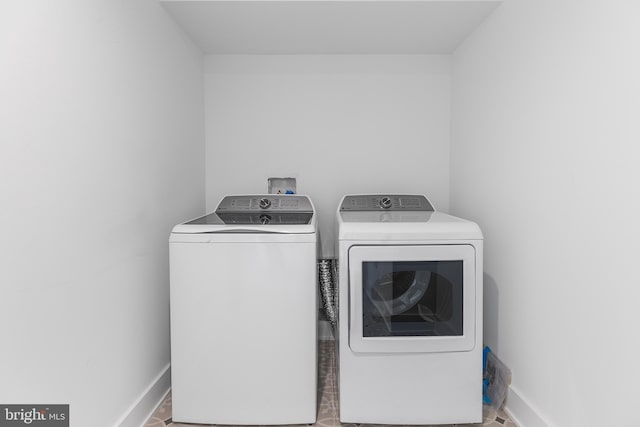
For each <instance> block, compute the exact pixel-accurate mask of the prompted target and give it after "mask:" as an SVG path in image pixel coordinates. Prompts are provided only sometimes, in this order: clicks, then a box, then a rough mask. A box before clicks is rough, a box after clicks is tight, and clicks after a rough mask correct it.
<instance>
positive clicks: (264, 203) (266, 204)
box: [259, 197, 271, 209]
mask: <svg viewBox="0 0 640 427" xmlns="http://www.w3.org/2000/svg"><path fill="white" fill-rule="evenodd" d="M259 204H260V209H267V208H268V207H269V206H271V200H269V199H267V198H266V197H265V198H264V199H260V203H259Z"/></svg>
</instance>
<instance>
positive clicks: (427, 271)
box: [337, 195, 483, 424]
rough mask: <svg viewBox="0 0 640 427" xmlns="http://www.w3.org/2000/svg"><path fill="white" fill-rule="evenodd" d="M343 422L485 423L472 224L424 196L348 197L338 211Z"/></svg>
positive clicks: (477, 248)
mask: <svg viewBox="0 0 640 427" xmlns="http://www.w3.org/2000/svg"><path fill="white" fill-rule="evenodd" d="M337 224H338V250H337V253H338V256H339V260H338V263H339V264H338V266H339V274H338V289H339V290H338V292H339V294H338V298H339V317H338V353H339V402H340V421H341V422H343V423H368V424H454V423H479V422H482V250H483V236H482V232H481V231H480V228H479V227H478V225H476V224H475V223H473V222H471V221H466V220H463V219H460V218H457V217H454V216H451V215H447V214H444V213H441V212H436V211H434V209H433V206H432V205H431V203H430V202H429V201H428V200H427V198H426V197H424V196H421V195H388V196H382V195H349V196H345V197H344V198H343V199H342V201H341V203H340V207H339V208H338V212H337Z"/></svg>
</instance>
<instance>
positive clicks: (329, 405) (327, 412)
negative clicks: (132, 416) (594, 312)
mask: <svg viewBox="0 0 640 427" xmlns="http://www.w3.org/2000/svg"><path fill="white" fill-rule="evenodd" d="M319 347H320V348H319V358H318V364H319V369H320V376H319V381H318V393H319V398H320V405H319V408H318V420H317V421H316V423H315V424H314V425H313V426H311V427H341V426H342V427H373V426H370V425H366V424H361V425H359V426H358V425H357V424H341V423H340V421H339V418H338V401H337V399H338V391H337V384H336V354H335V345H334V342H333V341H328V340H327V341H320V342H319ZM167 426H171V427H197V426H203V424H183V423H174V422H173V421H172V420H171V393H169V394H168V395H167V397H166V398H165V399H164V401H163V402H162V403H161V404H160V406H159V407H158V409H157V410H156V411H155V413H154V414H153V415H152V416H151V418H149V420H147V422H146V423H145V425H144V427H167ZM207 426H211V424H207ZM458 426H465V427H480V426H482V427H517V426H516V424H515V423H514V422H513V421H511V420H510V419H509V417H508V416H507V415H506V414H505V413H503V412H502V411H501V412H499V413H498V414H497V415H493V416H489V417H485V420H484V422H483V423H482V424H464V425H463V424H459V425H458ZM441 427H453V426H441Z"/></svg>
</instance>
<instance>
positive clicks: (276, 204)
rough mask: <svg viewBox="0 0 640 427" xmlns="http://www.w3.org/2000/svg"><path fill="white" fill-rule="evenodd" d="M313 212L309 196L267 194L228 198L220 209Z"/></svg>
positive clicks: (220, 205)
mask: <svg viewBox="0 0 640 427" xmlns="http://www.w3.org/2000/svg"><path fill="white" fill-rule="evenodd" d="M265 211H277V212H309V213H312V212H313V207H312V205H311V201H310V200H309V198H308V197H307V196H297V195H287V196H285V195H281V194H265V195H255V196H226V197H225V198H224V199H222V201H221V202H220V204H219V205H218V207H217V208H216V213H220V212H223V213H224V212H243V213H249V212H265Z"/></svg>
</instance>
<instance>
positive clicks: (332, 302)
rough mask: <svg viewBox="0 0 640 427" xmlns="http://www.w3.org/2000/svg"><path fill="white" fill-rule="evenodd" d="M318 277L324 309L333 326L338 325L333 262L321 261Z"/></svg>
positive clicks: (328, 260) (330, 260) (319, 262)
mask: <svg viewBox="0 0 640 427" xmlns="http://www.w3.org/2000/svg"><path fill="white" fill-rule="evenodd" d="M318 276H319V281H320V296H321V298H322V308H323V310H324V314H325V315H326V316H327V319H328V320H329V322H330V323H331V326H332V327H334V328H335V325H336V299H335V296H336V288H335V284H334V280H333V260H332V259H321V260H319V261H318Z"/></svg>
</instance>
